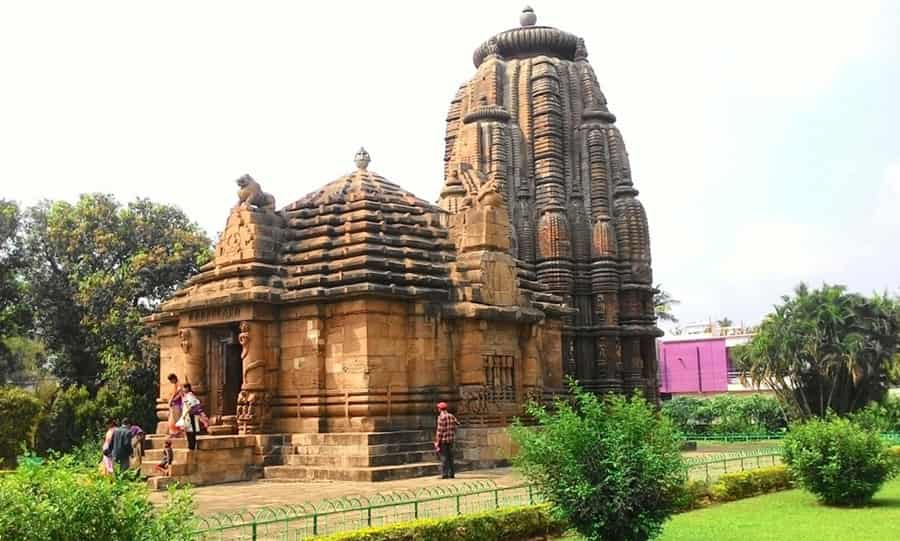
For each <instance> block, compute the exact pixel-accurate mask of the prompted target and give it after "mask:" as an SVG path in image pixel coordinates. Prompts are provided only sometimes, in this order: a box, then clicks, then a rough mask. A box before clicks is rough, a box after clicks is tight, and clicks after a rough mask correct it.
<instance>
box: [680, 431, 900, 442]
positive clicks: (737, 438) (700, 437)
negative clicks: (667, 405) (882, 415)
mask: <svg viewBox="0 0 900 541" xmlns="http://www.w3.org/2000/svg"><path fill="white" fill-rule="evenodd" d="M784 436H785V432H773V433H770V434H685V435H684V439H685V441H721V442H725V443H733V442H741V441H746V442H750V441H766V440H781V439H784ZM881 439H883V440H884V441H886V442H889V443H900V432H882V433H881Z"/></svg>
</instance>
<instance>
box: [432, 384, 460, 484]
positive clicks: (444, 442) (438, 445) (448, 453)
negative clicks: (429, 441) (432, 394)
mask: <svg viewBox="0 0 900 541" xmlns="http://www.w3.org/2000/svg"><path fill="white" fill-rule="evenodd" d="M437 409H438V411H439V412H440V413H439V414H438V418H437V432H435V434H434V448H435V450H436V451H437V452H438V454H439V455H440V457H441V479H453V478H454V477H455V476H456V471H455V470H454V468H453V439H454V437H455V436H456V427H457V426H459V421H457V420H456V416H455V415H453V414H452V413H450V412H449V411H447V403H446V402H441V403H439V404H438V405H437Z"/></svg>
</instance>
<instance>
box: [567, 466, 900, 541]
mask: <svg viewBox="0 0 900 541" xmlns="http://www.w3.org/2000/svg"><path fill="white" fill-rule="evenodd" d="M562 539H564V540H566V541H577V540H578V539H579V537H578V536H573V535H570V536H566V537H563V538H562ZM792 539H797V540H801V541H887V540H888V539H900V479H895V480H894V481H891V482H889V483H887V484H885V486H884V488H882V489H881V492H879V493H878V494H876V495H875V499H874V500H872V504H871V505H870V506H868V507H863V508H859V509H841V508H834V507H825V506H824V505H820V504H819V503H818V502H816V500H815V498H813V497H812V496H810V495H809V493H807V492H804V491H800V490H788V491H785V492H779V493H776V494H769V495H766V496H759V497H756V498H748V499H746V500H741V501H737V502H732V503H726V504H721V505H715V506H712V507H708V508H706V509H700V510H699V511H691V512H690V513H682V514H680V515H675V517H674V518H673V519H672V520H671V521H669V522H668V523H666V526H665V529H664V530H663V535H662V536H661V537H660V538H659V539H658V541H784V540H792Z"/></svg>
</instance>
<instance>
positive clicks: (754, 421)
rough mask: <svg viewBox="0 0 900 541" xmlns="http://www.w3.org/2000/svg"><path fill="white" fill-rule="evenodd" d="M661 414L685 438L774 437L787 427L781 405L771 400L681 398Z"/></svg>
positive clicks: (724, 396)
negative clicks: (765, 435) (728, 435)
mask: <svg viewBox="0 0 900 541" xmlns="http://www.w3.org/2000/svg"><path fill="white" fill-rule="evenodd" d="M662 411H663V413H664V414H666V416H667V417H669V419H671V420H672V422H673V423H675V426H677V427H678V428H679V429H680V430H681V431H682V432H684V433H686V434H735V433H737V434H771V433H773V432H779V431H781V430H783V429H784V428H785V426H786V422H785V418H784V414H783V413H782V411H781V407H780V406H779V405H778V401H777V400H776V399H775V398H773V397H770V396H764V395H750V396H735V395H729V394H722V395H717V396H714V397H712V398H694V397H690V396H679V397H675V398H673V399H672V400H669V401H666V402H663V404H662Z"/></svg>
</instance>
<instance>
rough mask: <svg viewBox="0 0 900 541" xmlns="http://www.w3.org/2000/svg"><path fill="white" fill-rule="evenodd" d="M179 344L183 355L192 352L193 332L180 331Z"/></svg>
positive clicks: (188, 330)
mask: <svg viewBox="0 0 900 541" xmlns="http://www.w3.org/2000/svg"><path fill="white" fill-rule="evenodd" d="M178 344H179V345H180V346H181V351H182V353H188V354H189V353H190V352H191V330H190V329H181V330H180V331H178Z"/></svg>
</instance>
